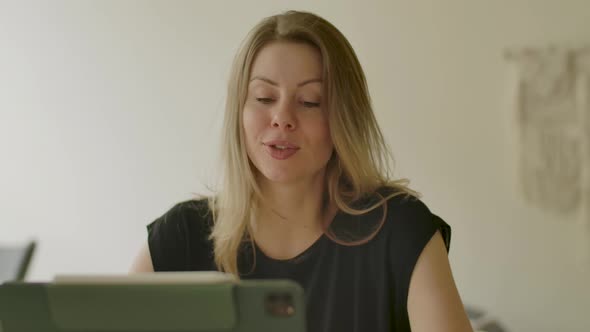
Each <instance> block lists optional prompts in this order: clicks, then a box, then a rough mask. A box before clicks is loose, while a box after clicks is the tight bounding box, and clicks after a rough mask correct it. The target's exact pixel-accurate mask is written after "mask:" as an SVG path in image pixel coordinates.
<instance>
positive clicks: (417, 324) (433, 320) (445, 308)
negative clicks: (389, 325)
mask: <svg viewBox="0 0 590 332" xmlns="http://www.w3.org/2000/svg"><path fill="white" fill-rule="evenodd" d="M408 316H409V319H410V326H411V328H412V331H413V332H451V331H452V332H463V331H465V332H467V331H469V332H472V331H473V329H472V328H471V324H470V323H469V319H468V318H467V314H466V313H465V309H464V307H463V303H462V302H461V298H460V297H459V292H458V291H457V287H456V285H455V281H454V280H453V275H452V273H451V267H450V264H449V258H448V256H447V251H446V248H445V244H444V241H443V238H442V236H441V234H440V233H439V232H436V233H435V234H434V236H433V237H432V239H430V241H429V242H428V244H427V245H426V247H424V250H423V251H422V253H421V254H420V257H419V258H418V261H417V262H416V266H415V267H414V272H413V273H412V277H411V279H410V289H409V291H408Z"/></svg>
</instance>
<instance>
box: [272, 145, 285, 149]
mask: <svg viewBox="0 0 590 332" xmlns="http://www.w3.org/2000/svg"><path fill="white" fill-rule="evenodd" d="M275 148H277V149H280V150H285V149H286V148H287V147H286V146H282V145H275Z"/></svg>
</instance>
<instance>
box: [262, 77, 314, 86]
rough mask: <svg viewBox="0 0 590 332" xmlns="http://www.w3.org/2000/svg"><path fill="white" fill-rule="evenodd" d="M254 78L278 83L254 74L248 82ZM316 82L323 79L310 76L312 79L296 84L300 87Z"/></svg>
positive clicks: (276, 84) (275, 84) (269, 82)
mask: <svg viewBox="0 0 590 332" xmlns="http://www.w3.org/2000/svg"><path fill="white" fill-rule="evenodd" d="M254 80H261V81H263V82H266V83H268V84H270V85H274V86H279V84H278V83H277V82H275V81H273V80H271V79H270V78H267V77H264V76H254V77H252V78H251V79H250V82H252V81H254ZM316 82H317V83H322V82H323V81H322V79H321V78H312V79H308V80H305V81H303V82H301V83H298V84H297V87H302V86H304V85H306V84H309V83H316Z"/></svg>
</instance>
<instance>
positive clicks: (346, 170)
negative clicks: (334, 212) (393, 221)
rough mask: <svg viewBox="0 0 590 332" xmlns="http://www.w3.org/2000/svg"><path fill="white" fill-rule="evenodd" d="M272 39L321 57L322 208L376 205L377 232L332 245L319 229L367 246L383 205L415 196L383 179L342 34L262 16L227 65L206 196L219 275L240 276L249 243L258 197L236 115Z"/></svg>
mask: <svg viewBox="0 0 590 332" xmlns="http://www.w3.org/2000/svg"><path fill="white" fill-rule="evenodd" d="M274 41H286V42H296V43H306V44H308V45H312V46H314V47H315V48H317V49H318V50H319V51H320V53H321V57H322V63H323V73H322V74H323V81H324V87H323V88H324V91H323V98H325V99H324V100H325V102H326V105H327V109H326V111H327V113H328V121H329V124H330V134H331V137H332V141H333V143H334V152H333V154H332V157H331V158H330V160H329V161H328V164H327V166H326V173H325V174H326V176H325V181H326V188H327V189H328V190H327V192H326V194H325V197H324V198H325V202H332V203H334V204H335V205H336V206H337V207H338V209H339V210H341V211H343V212H345V213H348V214H352V215H360V214H364V213H367V212H369V211H371V210H373V209H375V208H377V207H379V206H382V207H383V208H384V209H383V210H384V213H383V218H382V219H383V220H382V221H381V223H380V225H379V227H378V228H377V229H376V231H375V232H373V234H371V235H370V236H368V237H367V238H365V239H363V240H362V241H348V242H346V241H342V240H341V239H338V238H337V237H336V236H335V235H334V234H333V232H331V230H330V225H329V224H327V225H324V229H325V233H326V235H327V236H329V237H330V238H331V239H332V240H334V241H336V242H338V243H342V244H348V245H355V244H358V243H362V242H366V241H368V240H370V238H372V237H373V236H375V234H376V233H377V232H378V230H379V229H380V227H381V225H382V224H383V222H384V220H385V214H386V206H387V205H386V201H387V200H388V199H390V198H391V197H393V196H397V195H417V194H416V193H415V192H414V191H412V190H410V189H409V188H408V187H407V181H406V180H397V181H393V180H390V179H391V177H392V173H391V166H392V162H393V158H392V156H391V153H390V150H389V148H388V146H387V144H386V142H385V139H384V137H383V134H382V132H381V130H380V129H379V126H378V124H377V121H376V119H375V116H374V114H373V110H372V107H371V101H370V97H369V92H368V88H367V82H366V79H365V75H364V73H363V70H362V68H361V65H360V63H359V61H358V59H357V57H356V55H355V52H354V50H353V49H352V46H351V45H350V43H349V42H348V41H347V40H346V38H345V37H344V36H343V35H342V33H341V32H340V31H338V29H337V28H336V27H334V26H333V25H332V24H331V23H330V22H328V21H326V20H325V19H323V18H321V17H319V16H317V15H315V14H312V13H308V12H301V11H288V12H285V13H282V14H279V15H275V16H271V17H267V18H265V19H263V20H262V21H261V22H260V23H259V24H258V25H256V26H255V27H254V28H253V29H252V31H250V33H249V34H248V36H247V37H246V39H245V40H244V42H243V44H242V45H241V47H240V50H239V51H238V53H237V55H236V57H235V59H234V62H233V66H232V70H231V74H230V78H229V84H228V90H227V100H226V109H225V118H224V127H223V138H222V145H221V147H222V158H221V162H222V174H221V183H220V186H219V188H218V190H217V192H216V194H215V195H213V196H211V197H209V208H210V210H211V212H212V214H213V220H214V226H213V229H212V233H211V239H212V240H213V243H214V253H215V263H216V264H217V267H218V269H219V270H221V271H225V272H228V273H232V274H234V275H236V276H239V271H238V252H239V250H240V248H241V246H242V244H243V243H244V242H245V241H253V240H252V236H251V235H252V230H251V221H252V220H253V218H254V217H255V216H256V213H257V207H258V206H259V205H258V204H259V202H260V200H261V196H262V195H261V194H260V189H259V187H258V185H257V183H256V177H255V169H254V166H253V165H252V163H251V162H250V161H249V159H248V155H247V153H246V144H245V139H244V131H243V127H242V109H243V106H244V103H245V101H246V96H247V92H248V81H249V78H250V70H251V67H252V62H253V61H254V57H255V56H256V54H257V52H258V51H259V50H260V49H261V48H262V47H264V46H265V45H267V44H268V43H271V42H274ZM382 187H388V188H391V189H394V190H393V191H390V192H389V193H388V194H387V195H385V197H384V196H382V195H380V194H378V193H377V190H378V189H379V188H382ZM376 193H377V194H378V195H379V197H380V199H379V200H378V201H377V202H376V203H374V204H372V206H370V207H368V208H364V209H356V208H353V206H352V203H354V202H355V201H358V200H359V199H361V198H363V197H367V195H371V194H376ZM253 247H254V246H253Z"/></svg>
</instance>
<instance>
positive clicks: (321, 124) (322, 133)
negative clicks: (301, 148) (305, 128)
mask: <svg viewBox="0 0 590 332" xmlns="http://www.w3.org/2000/svg"><path fill="white" fill-rule="evenodd" d="M309 128H310V129H311V130H310V136H311V137H312V139H313V141H314V144H317V148H322V149H325V150H332V148H333V144H332V137H331V135H330V126H329V124H328V120H327V119H321V120H320V121H314V123H313V124H312V125H311V126H310V127H309Z"/></svg>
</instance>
